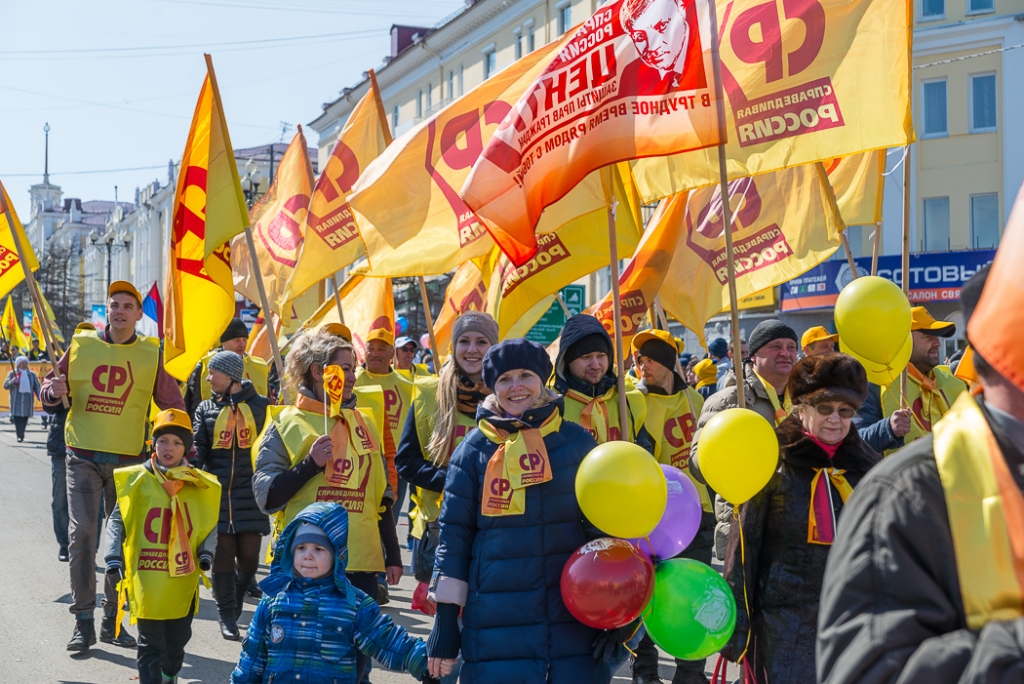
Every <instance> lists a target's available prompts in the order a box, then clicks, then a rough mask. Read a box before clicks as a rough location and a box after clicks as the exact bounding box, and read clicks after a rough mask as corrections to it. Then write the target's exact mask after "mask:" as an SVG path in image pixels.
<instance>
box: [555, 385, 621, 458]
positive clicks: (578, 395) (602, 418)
mask: <svg viewBox="0 0 1024 684" xmlns="http://www.w3.org/2000/svg"><path fill="white" fill-rule="evenodd" d="M614 391H615V388H614V387H613V388H612V389H610V390H608V391H607V392H606V393H605V394H603V395H602V396H599V397H588V396H587V395H586V394H583V393H582V392H578V391H577V390H574V389H570V390H567V391H566V393H565V397H566V399H575V400H576V401H578V402H580V403H581V404H585V406H584V407H583V411H582V412H581V413H580V427H582V428H583V429H584V430H587V431H589V432H591V433H593V434H594V435H596V436H597V437H596V439H597V443H598V444H604V443H605V442H607V441H608V407H607V406H605V402H606V401H607V400H608V399H609V398H610V397H611V394H612V392H614Z"/></svg>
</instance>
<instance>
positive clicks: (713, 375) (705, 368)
mask: <svg viewBox="0 0 1024 684" xmlns="http://www.w3.org/2000/svg"><path fill="white" fill-rule="evenodd" d="M693 372H694V373H696V374H697V380H698V382H697V389H700V388H701V387H704V386H706V385H710V384H713V383H714V382H715V380H716V379H717V378H718V366H716V365H715V362H714V361H712V360H711V359H701V360H700V361H698V362H697V365H696V366H694V367H693Z"/></svg>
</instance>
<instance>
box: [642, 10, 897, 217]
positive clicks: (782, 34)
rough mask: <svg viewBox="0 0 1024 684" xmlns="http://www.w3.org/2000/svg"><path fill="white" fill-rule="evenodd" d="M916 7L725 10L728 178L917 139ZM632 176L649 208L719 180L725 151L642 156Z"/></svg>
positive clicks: (722, 32) (722, 28)
mask: <svg viewBox="0 0 1024 684" xmlns="http://www.w3.org/2000/svg"><path fill="white" fill-rule="evenodd" d="M665 1H666V4H668V2H667V0H665ZM913 7H914V3H912V2H909V1H908V0H811V1H808V2H803V1H795V0H783V2H767V3H766V2H764V1H763V0H733V1H732V2H719V3H717V12H718V29H719V35H721V46H720V54H721V62H722V82H723V86H724V90H725V99H726V102H725V114H726V136H727V138H728V141H727V143H726V156H727V159H728V172H729V178H730V179H736V178H744V177H748V176H753V175H757V174H764V173H768V172H771V171H777V170H779V169H783V168H787V167H792V166H799V165H801V164H808V163H811V162H815V161H820V160H827V159H831V158H833V157H836V156H845V155H851V154H855V153H858V152H864V151H867V150H876V149H881V148H884V147H900V146H902V145H905V144H908V143H911V142H913V141H914V130H913V124H912V119H911V116H910V90H911V81H910V61H909V54H910V50H911V31H912V28H913V26H912V22H911V10H912V8H913ZM633 173H634V175H635V176H636V179H637V183H638V186H639V189H640V194H641V195H642V196H643V198H644V200H645V201H647V202H651V201H654V200H656V199H660V198H662V197H668V196H670V195H673V194H675V193H678V192H680V191H682V190H688V189H691V188H697V187H702V186H705V185H712V184H714V183H717V182H718V177H719V169H718V152H717V150H714V149H705V150H698V151H692V152H683V153H680V154H675V155H671V156H663V157H649V158H647V159H639V160H637V161H635V162H633ZM836 194H837V195H838V193H836Z"/></svg>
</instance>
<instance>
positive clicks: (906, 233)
mask: <svg viewBox="0 0 1024 684" xmlns="http://www.w3.org/2000/svg"><path fill="white" fill-rule="evenodd" d="M902 257H903V258H902V269H903V270H902V277H901V280H902V285H903V294H905V295H907V299H910V145H907V154H906V155H905V156H904V157H903V254H902ZM900 396H901V403H902V397H906V396H907V369H906V368H904V369H903V372H902V373H901V374H900Z"/></svg>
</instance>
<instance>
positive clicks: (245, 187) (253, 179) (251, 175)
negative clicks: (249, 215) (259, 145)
mask: <svg viewBox="0 0 1024 684" xmlns="http://www.w3.org/2000/svg"><path fill="white" fill-rule="evenodd" d="M262 181H263V174H262V173H260V170H259V167H258V166H257V165H256V160H254V159H250V160H249V161H247V162H245V177H244V178H242V194H244V195H245V203H246V204H247V205H248V206H249V208H250V209H252V205H253V204H255V203H256V198H257V195H258V193H259V190H260V182H262Z"/></svg>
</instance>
